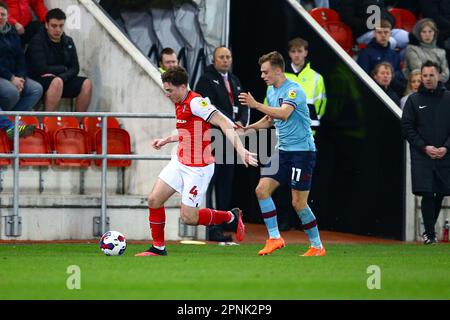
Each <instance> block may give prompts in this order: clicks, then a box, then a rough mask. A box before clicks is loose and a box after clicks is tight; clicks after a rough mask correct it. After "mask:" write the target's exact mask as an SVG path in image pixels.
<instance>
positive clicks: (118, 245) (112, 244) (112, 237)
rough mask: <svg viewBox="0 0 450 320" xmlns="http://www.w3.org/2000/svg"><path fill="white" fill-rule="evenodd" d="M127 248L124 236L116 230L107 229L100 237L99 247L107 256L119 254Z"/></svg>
mask: <svg viewBox="0 0 450 320" xmlns="http://www.w3.org/2000/svg"><path fill="white" fill-rule="evenodd" d="M126 248H127V240H126V239H125V236H124V235H123V234H121V233H120V232H118V231H108V232H105V234H104V235H103V236H102V238H101V239H100V249H101V250H102V252H103V253H104V254H106V255H107V256H120V255H122V254H123V253H124V252H125V249H126Z"/></svg>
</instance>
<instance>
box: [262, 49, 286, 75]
mask: <svg viewBox="0 0 450 320" xmlns="http://www.w3.org/2000/svg"><path fill="white" fill-rule="evenodd" d="M264 62H269V63H270V65H271V66H272V67H280V68H281V70H283V71H284V59H283V56H282V55H281V53H279V52H278V51H272V52H269V53H267V54H265V55H263V56H262V57H261V58H259V61H258V63H259V65H262V64H263V63H264Z"/></svg>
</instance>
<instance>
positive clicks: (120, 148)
mask: <svg viewBox="0 0 450 320" xmlns="http://www.w3.org/2000/svg"><path fill="white" fill-rule="evenodd" d="M107 134H108V141H107V151H108V154H131V143H130V135H129V134H128V132H127V131H126V130H124V129H121V128H108V132H107ZM95 151H96V152H97V154H102V130H101V129H97V131H96V132H95ZM95 164H96V165H97V166H101V165H102V160H101V159H99V160H95ZM107 165H108V167H129V166H130V165H131V160H129V159H124V160H108V161H107Z"/></svg>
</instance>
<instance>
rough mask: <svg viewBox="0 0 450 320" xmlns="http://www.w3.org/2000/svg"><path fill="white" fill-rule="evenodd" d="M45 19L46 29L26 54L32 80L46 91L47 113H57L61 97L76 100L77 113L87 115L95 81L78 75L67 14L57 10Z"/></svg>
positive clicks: (35, 39) (32, 42)
mask: <svg viewBox="0 0 450 320" xmlns="http://www.w3.org/2000/svg"><path fill="white" fill-rule="evenodd" d="M45 19H46V22H45V29H42V30H41V31H40V32H39V33H37V34H36V35H35V36H34V37H33V38H32V39H31V41H30V43H29V45H28V48H27V52H26V57H27V62H28V67H29V70H30V73H31V77H32V78H33V79H34V80H36V81H37V82H39V83H40V84H41V85H42V87H43V88H44V92H45V94H44V105H45V111H54V110H56V108H57V107H58V104H59V102H60V100H61V98H76V103H75V109H76V111H77V112H84V111H86V110H87V108H88V107H89V104H90V102H91V96H92V82H91V80H89V79H87V78H86V77H80V76H78V73H79V71H80V66H79V64H78V56H77V50H76V48H75V44H74V42H73V40H72V38H71V37H69V36H67V35H66V34H65V33H64V24H65V21H66V15H65V13H64V12H63V11H62V10H61V9H58V8H56V9H52V10H50V11H48V13H47V15H46V17H45Z"/></svg>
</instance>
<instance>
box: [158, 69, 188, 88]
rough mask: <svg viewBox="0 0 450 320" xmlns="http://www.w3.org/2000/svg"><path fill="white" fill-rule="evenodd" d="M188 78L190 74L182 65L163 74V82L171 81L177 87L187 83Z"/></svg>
mask: <svg viewBox="0 0 450 320" xmlns="http://www.w3.org/2000/svg"><path fill="white" fill-rule="evenodd" d="M188 78H189V76H188V74H187V72H186V70H184V68H183V67H180V66H175V67H173V68H170V69H169V70H167V71H166V72H164V73H163V74H161V80H162V82H163V83H164V82H166V83H171V84H172V85H174V86H176V87H178V86H181V85H182V84H184V85H187V83H188Z"/></svg>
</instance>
